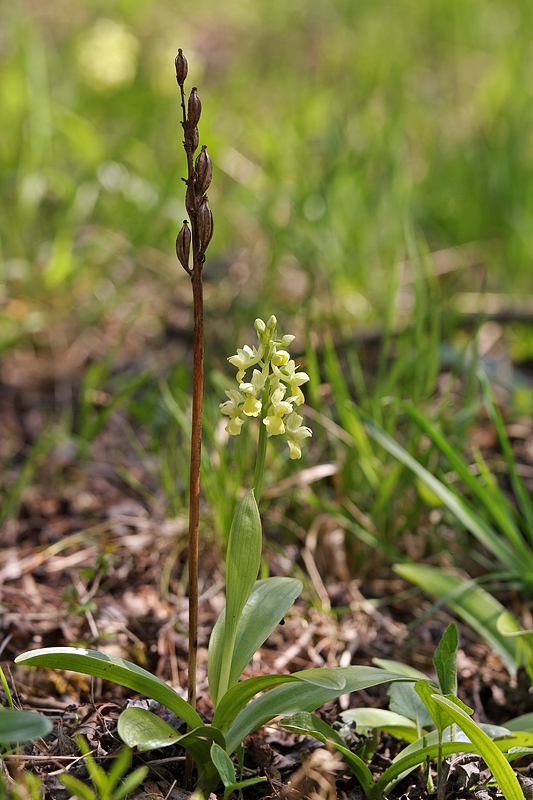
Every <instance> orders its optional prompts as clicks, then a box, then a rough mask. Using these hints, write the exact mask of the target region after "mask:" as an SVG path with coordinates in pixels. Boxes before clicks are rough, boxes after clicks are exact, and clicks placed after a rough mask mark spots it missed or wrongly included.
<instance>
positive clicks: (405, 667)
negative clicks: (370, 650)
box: [372, 658, 427, 685]
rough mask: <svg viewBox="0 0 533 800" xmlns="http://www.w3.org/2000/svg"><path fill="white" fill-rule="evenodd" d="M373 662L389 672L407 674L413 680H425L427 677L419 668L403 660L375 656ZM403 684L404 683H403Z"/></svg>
mask: <svg viewBox="0 0 533 800" xmlns="http://www.w3.org/2000/svg"><path fill="white" fill-rule="evenodd" d="M372 663H373V664H375V665H376V667H381V669H386V670H388V671H389V672H396V673H398V674H400V675H405V677H406V678H411V679H412V680H413V681H423V680H425V679H426V678H427V675H425V674H424V673H423V672H420V670H419V669H415V667H411V666H410V665H409V664H404V663H403V661H393V660H392V659H390V658H373V659H372ZM402 685H403V684H402Z"/></svg>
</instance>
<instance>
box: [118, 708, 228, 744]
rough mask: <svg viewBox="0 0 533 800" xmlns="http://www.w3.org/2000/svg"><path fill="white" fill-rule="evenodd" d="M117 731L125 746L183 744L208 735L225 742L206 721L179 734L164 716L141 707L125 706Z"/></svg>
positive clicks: (221, 742)
mask: <svg viewBox="0 0 533 800" xmlns="http://www.w3.org/2000/svg"><path fill="white" fill-rule="evenodd" d="M118 734H119V736H120V738H121V739H122V741H123V742H125V743H126V744H127V745H129V747H136V748H137V749H138V750H141V751H145V750H158V749H160V748H162V747H170V746H171V745H173V744H180V745H181V746H182V747H185V748H187V745H188V744H189V743H190V741H193V740H195V739H206V738H207V739H212V740H213V741H216V742H218V744H220V745H221V746H222V747H225V746H226V742H225V741H224V736H223V735H222V733H221V732H220V731H219V730H218V729H217V728H213V727H212V726H209V725H201V726H199V727H197V728H195V729H194V730H192V731H189V732H188V733H184V734H180V733H179V732H178V731H177V730H176V729H175V728H173V727H172V725H169V724H168V722H165V720H164V719H162V718H161V717H158V716H157V715H156V714H152V712H151V711H147V710H146V709H145V708H136V707H133V708H127V709H126V710H125V711H123V712H122V714H121V715H120V717H119V718H118Z"/></svg>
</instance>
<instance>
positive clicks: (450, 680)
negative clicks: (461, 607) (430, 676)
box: [433, 622, 459, 694]
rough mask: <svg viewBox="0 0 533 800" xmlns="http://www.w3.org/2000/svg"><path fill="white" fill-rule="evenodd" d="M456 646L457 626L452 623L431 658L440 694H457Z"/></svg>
mask: <svg viewBox="0 0 533 800" xmlns="http://www.w3.org/2000/svg"><path fill="white" fill-rule="evenodd" d="M458 646H459V637H458V635H457V625H456V624H455V622H452V623H451V624H450V625H448V627H447V628H446V630H445V631H444V634H443V636H442V639H441V640H440V642H439V644H438V645H437V649H436V650H435V655H434V656H433V663H434V664H435V670H436V672H437V677H438V679H439V685H440V690H441V692H442V694H457V648H458Z"/></svg>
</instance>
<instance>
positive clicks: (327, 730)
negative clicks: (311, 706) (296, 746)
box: [279, 711, 377, 798]
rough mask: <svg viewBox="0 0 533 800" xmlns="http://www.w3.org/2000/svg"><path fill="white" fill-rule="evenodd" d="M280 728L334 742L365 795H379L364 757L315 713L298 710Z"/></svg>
mask: <svg viewBox="0 0 533 800" xmlns="http://www.w3.org/2000/svg"><path fill="white" fill-rule="evenodd" d="M279 726H280V728H284V729H285V730H288V731H292V732H293V733H298V734H301V735H304V736H314V738H315V739H318V741H320V742H323V743H324V744H329V743H332V744H333V746H334V747H335V749H336V750H337V751H338V752H339V753H341V755H342V757H343V759H344V761H345V762H346V763H347V764H348V766H349V767H350V769H351V770H352V772H353V774H354V775H355V777H356V778H357V780H358V781H359V783H360V784H361V788H362V789H363V791H364V793H365V795H366V796H367V797H368V798H374V797H377V795H376V794H375V790H376V783H375V781H374V776H373V775H372V772H371V771H370V770H369V768H368V767H367V765H366V764H365V762H364V761H363V759H362V758H360V757H359V756H358V755H357V754H356V753H353V752H352V751H351V750H350V749H349V748H348V747H347V746H346V744H345V742H344V741H343V740H342V739H341V737H340V736H339V734H338V733H337V732H336V731H334V730H333V728H331V727H330V726H329V725H328V724H327V722H324V721H323V720H321V719H320V718H319V717H316V716H315V715H314V714H309V713H308V712H305V711H304V712H298V713H297V714H293V715H292V716H290V717H287V719H284V720H281V722H280V723H279Z"/></svg>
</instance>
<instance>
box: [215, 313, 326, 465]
mask: <svg viewBox="0 0 533 800" xmlns="http://www.w3.org/2000/svg"><path fill="white" fill-rule="evenodd" d="M276 325H277V320H276V318H275V317H270V319H269V320H268V322H266V323H265V322H263V320H261V319H256V320H255V323H254V326H255V330H256V333H257V336H258V339H259V342H260V345H259V348H255V347H249V346H248V345H245V346H244V347H243V348H242V349H238V350H237V354H236V355H234V356H230V357H229V358H228V361H229V362H230V364H233V366H234V367H237V370H238V371H237V383H238V384H239V391H237V390H236V389H231V390H229V391H227V392H226V395H227V396H228V397H229V400H227V401H226V402H225V403H221V404H220V410H221V411H222V413H223V414H226V415H227V416H229V417H230V421H229V422H228V424H227V426H226V430H227V432H228V433H229V434H231V435H232V436H237V435H238V434H239V433H240V432H241V427H242V425H243V423H244V418H245V417H259V416H261V419H262V422H263V424H264V425H265V427H266V429H267V432H268V434H269V435H271V436H279V435H280V434H283V433H287V436H288V445H289V451H290V457H291V458H293V459H295V458H300V457H301V455H302V449H301V446H300V442H301V441H302V440H303V439H307V438H308V437H309V436H312V432H311V430H310V428H306V427H305V426H304V425H302V422H303V417H301V416H300V415H299V414H297V413H296V411H295V410H294V409H295V407H297V406H299V405H301V404H302V403H303V402H304V395H303V392H302V390H301V389H300V386H302V385H303V384H304V383H307V381H308V380H309V375H308V374H307V373H306V372H302V371H299V372H297V371H296V370H297V367H296V364H295V362H294V361H293V359H291V357H290V354H289V352H288V350H286V349H285V348H286V347H288V346H289V345H290V343H291V342H292V341H293V339H294V336H291V335H289V334H287V335H285V336H282V337H281V338H277V336H276ZM256 364H257V366H258V369H254V370H253V373H252V376H251V378H248V380H247V379H246V378H245V374H246V371H247V370H248V369H249V368H250V367H253V366H255V365H256ZM265 388H268V397H267V398H265V397H264V396H263V395H264V394H265V391H264V390H265ZM287 394H289V395H290V396H289V397H287V398H286V397H285V396H286V395H287ZM263 400H264V402H265V406H264V407H263Z"/></svg>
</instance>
